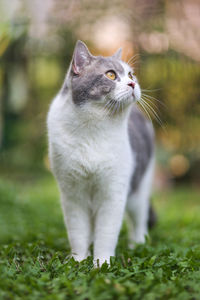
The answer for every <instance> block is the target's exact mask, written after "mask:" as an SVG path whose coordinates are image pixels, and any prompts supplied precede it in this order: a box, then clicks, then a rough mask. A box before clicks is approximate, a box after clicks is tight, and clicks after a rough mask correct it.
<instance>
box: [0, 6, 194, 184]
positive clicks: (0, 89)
mask: <svg viewBox="0 0 200 300" xmlns="http://www.w3.org/2000/svg"><path fill="white" fill-rule="evenodd" d="M77 39H81V40H83V41H84V42H85V43H86V44H87V45H88V47H89V49H90V50H91V52H92V54H94V55H98V54H102V55H105V56H106V55H112V54H113V53H114V52H115V51H116V50H117V49H118V48H119V47H122V48H123V59H124V60H125V61H128V60H129V59H130V58H131V57H133V59H132V64H133V66H134V68H135V72H136V74H137V76H138V78H139V82H140V84H141V87H142V88H143V89H146V90H147V91H144V93H145V94H146V95H149V97H148V102H149V104H151V106H152V107H153V108H154V109H155V111H156V112H157V114H158V115H159V117H160V119H161V120H162V125H161V124H159V123H160V121H156V119H155V118H154V116H153V113H151V112H149V113H150V115H151V116H152V120H153V123H154V127H155V129H156V140H157V168H156V180H155V185H156V188H157V189H167V188H169V187H171V186H174V185H178V184H184V185H185V184H189V185H190V186H191V187H193V186H197V187H198V186H200V172H199V169H200V101H199V100H200V68H199V63H200V5H199V0H190V1H188V0H173V1H167V0H127V1H122V0H113V1H104V0H93V1H89V0H83V1H80V0H75V1H73V0H45V1H39V0H34V1H31V0H12V2H11V1H6V0H0V176H1V177H3V178H7V179H9V178H11V177H12V178H14V179H17V180H20V181H21V182H22V183H23V182H24V181H25V180H32V179H33V178H40V176H43V175H44V176H46V175H47V174H48V172H49V164H48V155H47V133H46V114H47V111H48V108H49V104H50V102H51V100H52V98H53V97H54V96H55V95H56V93H57V92H58V90H59V89H60V87H61V85H62V82H63V80H64V76H65V73H66V71H67V67H68V65H69V62H70V60H71V57H72V52H73V48H74V45H75V42H76V40H77ZM151 102H152V103H151Z"/></svg>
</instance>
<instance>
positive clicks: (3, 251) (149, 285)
mask: <svg viewBox="0 0 200 300" xmlns="http://www.w3.org/2000/svg"><path fill="white" fill-rule="evenodd" d="M154 206H155V207H156V210H157V213H158V216H159V220H158V224H157V226H156V227H155V228H154V229H153V230H152V231H151V234H150V238H149V239H148V240H147V242H146V244H145V245H139V246H137V247H136V248H135V249H134V250H130V249H128V247H127V226H126V223H124V225H123V228H122V230H121V234H120V238H119V243H118V247H117V255H116V258H114V257H113V258H112V259H111V266H110V267H108V266H107V264H104V265H103V266H102V267H101V269H94V268H93V266H92V258H91V257H88V259H87V260H85V261H83V262H81V263H77V262H75V261H74V260H73V259H70V258H69V256H68V255H69V253H70V252H69V251H70V250H69V244H68V241H67V237H66V231H65V228H64V223H63V218H62V213H61V208H60V203H59V198H58V191H57V187H56V184H55V182H54V180H53V178H52V176H51V175H48V174H47V175H45V176H40V177H37V178H33V179H31V180H26V179H25V178H24V179H23V180H22V179H21V180H14V179H12V180H11V179H8V178H7V179H1V180H0V299H1V300H4V299H5V300H11V299H15V300H17V299H22V298H23V299H37V300H38V299H45V300H47V299H48V300H50V299H56V300H57V299H59V300H61V299H96V300H98V299H102V300H107V299H138V300H141V299H145V300H146V299H148V300H150V299H181V300H188V299H191V300H195V299H196V300H198V299H200V196H199V190H198V189H196V188H191V187H182V188H181V187H178V188H174V189H173V190H171V191H163V192H162V193H159V194H156V195H154Z"/></svg>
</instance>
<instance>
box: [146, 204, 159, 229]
mask: <svg viewBox="0 0 200 300" xmlns="http://www.w3.org/2000/svg"><path fill="white" fill-rule="evenodd" d="M157 221H158V217H157V214H156V212H155V210H154V208H153V206H152V204H150V206H149V218H148V228H149V229H152V228H153V227H154V226H155V225H156V223H157Z"/></svg>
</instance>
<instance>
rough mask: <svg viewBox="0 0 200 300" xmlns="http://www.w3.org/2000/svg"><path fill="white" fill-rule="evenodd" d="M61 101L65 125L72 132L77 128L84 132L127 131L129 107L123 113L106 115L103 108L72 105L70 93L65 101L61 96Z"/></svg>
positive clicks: (88, 104) (88, 105)
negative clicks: (63, 105)
mask: <svg viewBox="0 0 200 300" xmlns="http://www.w3.org/2000/svg"><path fill="white" fill-rule="evenodd" d="M61 101H64V102H65V109H64V110H63V113H64V114H65V118H64V119H65V120H66V125H67V124H68V127H69V128H71V130H73V129H74V128H77V130H78V128H79V129H80V130H81V131H82V132H84V131H88V130H89V131H90V132H97V131H104V130H106V131H107V132H109V131H111V132H113V131H118V132H119V131H123V130H126V131H127V126H128V118H129V113H130V107H127V108H126V109H125V110H123V112H120V113H115V114H111V113H110V114H108V111H105V110H104V109H103V108H101V109H100V108H99V107H97V108H96V109H95V108H94V106H90V103H87V104H84V105H83V107H78V106H77V105H76V104H74V103H73V100H72V97H71V95H70V93H69V94H68V97H65V99H64V98H63V96H62V99H61Z"/></svg>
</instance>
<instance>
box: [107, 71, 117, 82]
mask: <svg viewBox="0 0 200 300" xmlns="http://www.w3.org/2000/svg"><path fill="white" fill-rule="evenodd" d="M106 76H107V77H108V78H109V79H111V80H115V79H116V77H117V75H116V73H115V72H114V71H108V72H106Z"/></svg>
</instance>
